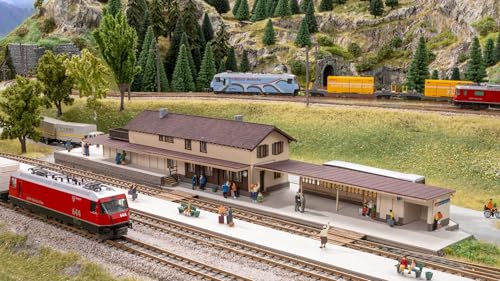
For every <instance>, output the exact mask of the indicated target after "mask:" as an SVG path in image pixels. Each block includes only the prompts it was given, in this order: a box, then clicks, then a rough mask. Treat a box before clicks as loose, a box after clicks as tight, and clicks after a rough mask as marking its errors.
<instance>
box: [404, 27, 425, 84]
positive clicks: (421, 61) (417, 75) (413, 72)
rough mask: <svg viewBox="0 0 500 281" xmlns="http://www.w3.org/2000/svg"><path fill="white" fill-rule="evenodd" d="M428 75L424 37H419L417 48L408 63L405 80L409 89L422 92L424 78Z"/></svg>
mask: <svg viewBox="0 0 500 281" xmlns="http://www.w3.org/2000/svg"><path fill="white" fill-rule="evenodd" d="M428 77H429V53H428V51H427V47H426V45H425V39H424V38H423V37H420V39H419V42H418V46H417V49H416V50H415V54H414V56H413V61H412V62H411V64H410V68H409V70H408V73H407V76H406V80H407V82H406V83H407V85H408V88H409V89H410V90H413V89H415V90H416V91H417V92H419V93H422V92H423V89H424V83H425V79H427V78H428Z"/></svg>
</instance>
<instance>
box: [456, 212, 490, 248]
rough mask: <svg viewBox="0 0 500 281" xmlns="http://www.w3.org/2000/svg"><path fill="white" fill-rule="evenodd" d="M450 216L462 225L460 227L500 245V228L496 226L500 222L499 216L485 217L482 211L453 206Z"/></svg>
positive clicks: (475, 235) (480, 238) (479, 238)
mask: <svg viewBox="0 0 500 281" xmlns="http://www.w3.org/2000/svg"><path fill="white" fill-rule="evenodd" d="M450 217H451V219H452V220H453V221H455V222H457V223H458V224H459V225H460V229H461V230H463V231H465V232H467V233H470V234H472V235H474V237H476V238H477V239H478V240H484V241H487V242H491V243H495V244H497V245H500V228H497V227H496V226H495V223H496V222H500V219H497V218H489V219H487V218H485V217H484V215H483V212H482V211H476V210H471V209H467V208H462V207H458V206H455V205H452V206H451V210H450Z"/></svg>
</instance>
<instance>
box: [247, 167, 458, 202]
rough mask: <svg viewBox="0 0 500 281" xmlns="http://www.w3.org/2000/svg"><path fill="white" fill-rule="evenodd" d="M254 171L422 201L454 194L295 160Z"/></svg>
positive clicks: (424, 185)
mask: <svg viewBox="0 0 500 281" xmlns="http://www.w3.org/2000/svg"><path fill="white" fill-rule="evenodd" d="M257 167H260V168H263V169H267V170H273V171H279V172H284V173H289V174H293V175H298V176H303V177H308V178H313V179H318V180H323V181H328V182H334V183H338V184H346V185H351V186H355V187H359V188H362V189H366V190H371V191H377V192H383V193H389V194H394V195H396V196H400V197H409V198H416V199H421V200H431V199H435V198H438V197H440V196H443V195H448V194H451V193H454V192H455V191H454V190H451V189H446V188H441V187H435V186H430V185H426V184H421V183H412V182H408V181H404V180H399V179H393V178H388V177H384V176H379V175H374V174H369V173H365V172H359V171H353V170H349V169H344V168H338V167H331V166H323V165H316V164H311V163H305V162H300V161H294V160H284V161H278V162H273V163H268V164H262V165H257Z"/></svg>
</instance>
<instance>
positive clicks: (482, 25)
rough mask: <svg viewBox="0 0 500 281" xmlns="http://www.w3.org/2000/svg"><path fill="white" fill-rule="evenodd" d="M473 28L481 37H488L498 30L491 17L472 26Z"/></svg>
mask: <svg viewBox="0 0 500 281" xmlns="http://www.w3.org/2000/svg"><path fill="white" fill-rule="evenodd" d="M472 26H473V27H474V28H475V29H476V30H477V31H478V32H479V34H480V35H481V36H486V35H488V33H490V32H496V31H497V30H498V26H497V23H496V22H495V20H494V19H492V18H491V17H485V18H482V19H481V20H478V21H476V22H474V23H473V24H472Z"/></svg>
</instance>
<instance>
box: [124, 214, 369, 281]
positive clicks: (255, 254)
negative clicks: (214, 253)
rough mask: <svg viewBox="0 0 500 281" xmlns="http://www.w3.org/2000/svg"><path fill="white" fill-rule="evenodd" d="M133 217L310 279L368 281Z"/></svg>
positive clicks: (153, 218)
mask: <svg viewBox="0 0 500 281" xmlns="http://www.w3.org/2000/svg"><path fill="white" fill-rule="evenodd" d="M131 218H132V220H133V222H134V224H142V225H144V226H147V227H149V228H153V229H155V230H159V231H161V232H164V233H167V234H169V235H173V236H177V237H180V238H182V239H189V240H192V241H195V242H197V243H200V244H204V245H209V246H210V247H213V248H217V249H220V250H222V251H225V252H231V253H235V254H237V255H240V256H244V257H247V258H250V259H253V260H256V261H258V262H262V263H265V264H269V265H272V266H276V267H280V268H283V269H285V270H288V271H292V272H296V273H299V274H301V275H304V276H306V277H309V278H313V279H317V280H337V281H341V280H352V281H358V280H359V281H367V280H373V278H370V279H366V278H364V277H361V276H356V275H354V274H350V273H347V272H342V271H340V270H336V269H333V268H329V267H324V266H321V265H317V264H313V263H310V262H308V261H304V260H300V259H296V258H293V257H290V256H286V255H283V254H279V253H277V252H274V251H269V250H266V249H263V248H260V247H256V246H253V245H249V244H248V243H244V242H241V241H238V240H236V239H229V238H224V237H221V236H220V235H215V234H212V233H210V232H207V231H203V230H200V229H197V228H193V227H190V226H186V225H183V224H180V223H177V222H175V221H171V220H168V219H164V218H159V217H157V216H154V215H151V214H147V213H144V212H141V211H138V210H132V211H131Z"/></svg>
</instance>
